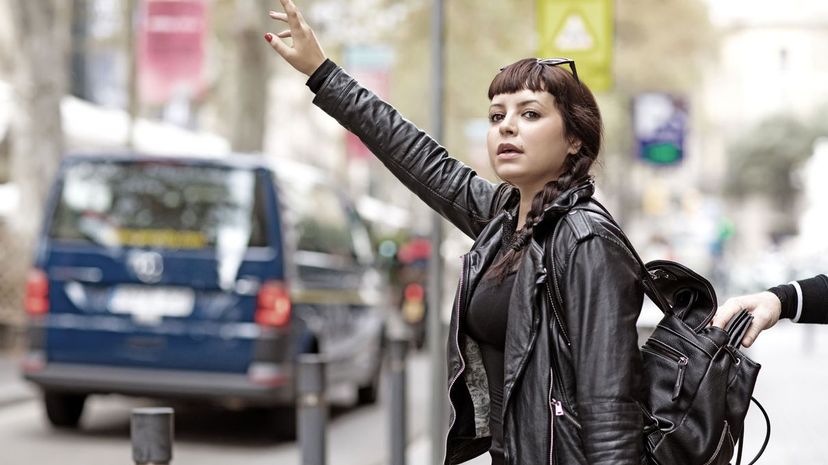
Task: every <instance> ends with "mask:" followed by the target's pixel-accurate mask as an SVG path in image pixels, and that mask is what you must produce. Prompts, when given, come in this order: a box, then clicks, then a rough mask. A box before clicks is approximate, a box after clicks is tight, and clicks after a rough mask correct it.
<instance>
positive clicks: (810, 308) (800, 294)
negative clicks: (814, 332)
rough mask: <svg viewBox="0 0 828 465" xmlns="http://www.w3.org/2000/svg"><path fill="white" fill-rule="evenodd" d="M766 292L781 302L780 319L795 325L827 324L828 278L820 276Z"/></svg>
mask: <svg viewBox="0 0 828 465" xmlns="http://www.w3.org/2000/svg"><path fill="white" fill-rule="evenodd" d="M768 290H769V291H770V292H773V293H774V294H776V296H777V297H779V301H780V302H782V314H781V315H780V318H790V319H792V320H793V321H794V322H796V323H822V324H828V276H825V275H824V274H820V275H817V276H814V277H813V278H810V279H803V280H801V281H795V282H794V283H791V284H782V285H779V286H776V287H773V288H770V289H768Z"/></svg>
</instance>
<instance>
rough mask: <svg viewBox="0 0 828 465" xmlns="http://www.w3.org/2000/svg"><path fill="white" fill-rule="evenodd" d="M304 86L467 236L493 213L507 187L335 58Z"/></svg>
mask: <svg viewBox="0 0 828 465" xmlns="http://www.w3.org/2000/svg"><path fill="white" fill-rule="evenodd" d="M307 85H308V87H310V88H311V90H314V89H315V91H316V97H315V98H314V99H313V103H314V104H315V105H316V106H318V107H319V108H321V109H322V110H323V111H325V112H326V113H327V114H328V115H330V116H332V117H333V118H334V119H336V120H337V121H338V122H339V124H341V125H342V127H344V128H345V129H347V130H348V131H351V132H352V133H353V134H354V135H356V136H357V137H359V139H360V140H361V141H362V142H363V143H364V144H365V145H366V147H368V149H369V150H371V152H372V153H373V154H374V155H375V156H376V157H377V158H378V159H379V160H380V161H381V162H382V163H383V164H384V165H385V166H386V168H388V169H389V170H390V171H391V173H392V174H394V176H396V177H397V179H399V180H400V181H401V182H402V183H403V184H404V185H405V186H406V187H407V188H408V189H409V190H411V191H412V192H413V193H415V194H416V195H417V196H418V197H420V199H422V200H423V201H424V202H425V203H426V204H427V205H428V206H429V207H431V208H432V209H433V210H435V211H436V212H438V213H439V214H440V215H442V216H443V217H444V218H446V219H447V220H449V221H450V222H451V223H452V224H454V225H455V226H456V227H457V228H459V229H460V230H461V231H463V232H464V233H465V234H466V235H468V236H469V237H471V238H476V237H477V235H478V234H479V233H480V231H482V230H483V228H484V227H485V226H486V224H488V222H489V220H491V218H492V216H493V215H494V214H495V213H496V210H497V202H496V201H497V199H498V198H499V195H496V194H499V192H503V191H504V189H506V188H507V185H505V184H503V183H501V184H500V185H495V184H493V183H492V182H490V181H489V180H487V179H485V178H484V177H482V176H479V175H478V174H477V173H476V172H475V171H474V170H473V169H472V168H471V167H469V166H467V165H465V164H464V163H462V162H461V161H460V160H457V159H456V158H453V157H451V156H450V155H449V153H448V151H447V150H446V149H445V148H444V147H443V146H441V145H440V144H439V143H438V142H437V141H436V140H434V139H433V138H432V137H431V136H429V135H428V134H427V133H426V132H425V131H422V130H420V129H419V128H418V127H417V126H415V125H414V124H413V123H411V122H410V121H408V120H407V119H405V118H404V117H403V116H402V115H401V114H400V113H399V112H398V111H397V110H396V109H395V108H394V107H392V106H391V105H389V104H388V103H386V102H385V101H383V100H382V99H380V98H379V97H377V96H376V95H374V93H373V92H371V91H369V90H368V89H366V88H364V87H362V86H360V85H359V83H358V82H357V81H356V80H355V79H353V78H352V77H351V76H349V75H348V74H347V73H346V72H345V71H343V70H342V68H340V67H339V66H337V65H336V64H335V63H334V62H332V61H331V60H326V61H325V62H324V63H322V65H320V66H319V68H317V70H316V71H314V73H313V74H312V75H311V77H310V78H309V79H308V82H307Z"/></svg>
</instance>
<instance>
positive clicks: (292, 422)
mask: <svg viewBox="0 0 828 465" xmlns="http://www.w3.org/2000/svg"><path fill="white" fill-rule="evenodd" d="M267 418H268V426H269V428H268V429H269V430H270V431H271V432H272V433H273V434H274V435H275V437H276V438H277V439H281V440H285V441H295V440H296V438H297V437H298V429H299V427H298V423H299V422H298V421H297V418H296V407H295V406H292V405H291V406H284V407H271V408H269V409H267Z"/></svg>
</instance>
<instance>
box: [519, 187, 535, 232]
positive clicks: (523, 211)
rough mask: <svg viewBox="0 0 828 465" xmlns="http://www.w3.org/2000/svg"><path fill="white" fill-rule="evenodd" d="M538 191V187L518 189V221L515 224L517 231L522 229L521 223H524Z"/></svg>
mask: <svg viewBox="0 0 828 465" xmlns="http://www.w3.org/2000/svg"><path fill="white" fill-rule="evenodd" d="M538 192H540V190H538V189H520V206H519V207H518V221H517V226H516V230H517V231H520V230H521V229H523V225H524V224H526V217H527V216H528V215H529V211H530V210H532V200H534V199H535V196H536V195H537V194H538Z"/></svg>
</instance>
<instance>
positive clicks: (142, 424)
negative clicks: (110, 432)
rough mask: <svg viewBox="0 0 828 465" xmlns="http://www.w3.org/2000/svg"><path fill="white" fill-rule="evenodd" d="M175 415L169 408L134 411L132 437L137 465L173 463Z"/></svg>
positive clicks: (165, 464) (131, 423)
mask: <svg viewBox="0 0 828 465" xmlns="http://www.w3.org/2000/svg"><path fill="white" fill-rule="evenodd" d="M174 415H175V412H174V411H173V409H171V408H169V407H149V408H136V409H132V418H131V420H130V436H131V437H132V460H133V461H134V462H135V464H136V465H167V464H169V463H170V462H171V461H172V446H173V416H174Z"/></svg>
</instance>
